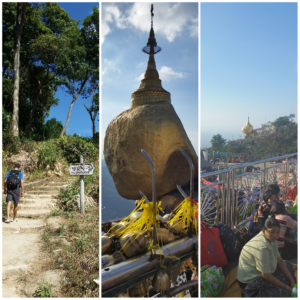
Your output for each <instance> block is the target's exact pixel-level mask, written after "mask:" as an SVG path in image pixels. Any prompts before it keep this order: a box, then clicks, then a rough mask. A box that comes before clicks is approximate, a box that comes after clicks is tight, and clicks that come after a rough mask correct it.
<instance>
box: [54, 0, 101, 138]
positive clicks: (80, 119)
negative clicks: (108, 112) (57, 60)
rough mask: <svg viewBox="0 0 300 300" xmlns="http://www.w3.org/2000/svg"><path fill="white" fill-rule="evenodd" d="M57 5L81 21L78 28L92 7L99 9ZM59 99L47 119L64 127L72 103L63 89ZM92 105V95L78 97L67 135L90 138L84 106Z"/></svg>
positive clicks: (96, 4)
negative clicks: (84, 97)
mask: <svg viewBox="0 0 300 300" xmlns="http://www.w3.org/2000/svg"><path fill="white" fill-rule="evenodd" d="M58 4H59V5H60V6H61V7H62V8H63V9H64V10H65V11H67V12H68V13H69V15H70V16H71V18H72V19H75V20H76V21H78V20H81V22H80V23H79V27H81V26H82V22H83V20H84V19H85V18H86V17H87V16H89V15H91V14H92V13H93V6H97V7H99V3H97V2H93V3H87V2H85V3H80V2H69V3H66V2H64V3H63V2H58ZM55 97H56V98H59V99H60V101H59V104H58V106H56V107H52V108H51V109H50V116H49V118H48V119H51V118H56V120H57V121H61V122H62V124H63V125H65V123H66V121H67V115H68V111H69V107H70V104H71V102H72V96H71V95H69V94H67V93H65V92H64V90H63V88H59V89H58V91H57V93H56V95H55ZM91 103H92V95H91V97H90V98H88V99H83V98H82V97H80V96H79V97H78V98H77V100H76V101H75V104H74V106H73V109H72V114H71V119H70V122H69V125H68V128H67V133H69V134H74V133H76V134H80V135H81V136H87V137H92V136H93V129H92V121H91V118H90V115H89V113H88V112H87V111H86V109H85V107H84V104H85V105H86V106H87V107H90V106H91ZM98 120H99V117H97V118H96V123H95V125H96V131H99V121H98Z"/></svg>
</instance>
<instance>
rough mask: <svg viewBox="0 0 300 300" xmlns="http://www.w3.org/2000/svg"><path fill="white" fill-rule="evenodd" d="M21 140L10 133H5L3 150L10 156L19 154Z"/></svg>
mask: <svg viewBox="0 0 300 300" xmlns="http://www.w3.org/2000/svg"><path fill="white" fill-rule="evenodd" d="M20 144H21V143H20V139H19V138H18V137H16V136H14V135H13V134H12V132H10V131H3V135H2V147H3V148H2V149H3V151H5V153H6V154H7V155H8V156H10V155H13V154H17V153H18V152H19V151H20Z"/></svg>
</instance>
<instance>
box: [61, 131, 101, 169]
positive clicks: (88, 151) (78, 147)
mask: <svg viewBox="0 0 300 300" xmlns="http://www.w3.org/2000/svg"><path fill="white" fill-rule="evenodd" d="M57 145H58V146H59V147H60V148H61V149H62V153H63V156H64V157H65V158H66V159H67V161H68V162H69V163H79V160H80V155H83V157H84V160H85V161H93V160H96V159H97V157H98V155H99V151H98V150H97V149H96V148H95V146H94V144H93V143H92V142H91V141H90V140H89V139H87V138H81V137H80V136H71V135H66V136H62V137H61V138H59V140H58V141H57Z"/></svg>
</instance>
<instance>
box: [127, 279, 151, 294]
mask: <svg viewBox="0 0 300 300" xmlns="http://www.w3.org/2000/svg"><path fill="white" fill-rule="evenodd" d="M147 295H148V290H147V284H146V281H143V282H140V283H139V284H137V285H136V286H134V287H133V288H131V289H128V290H127V297H130V298H143V297H144V296H147Z"/></svg>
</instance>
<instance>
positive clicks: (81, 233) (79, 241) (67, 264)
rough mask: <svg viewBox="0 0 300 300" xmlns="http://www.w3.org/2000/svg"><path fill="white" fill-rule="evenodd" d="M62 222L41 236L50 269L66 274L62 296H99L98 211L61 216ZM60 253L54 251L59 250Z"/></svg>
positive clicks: (92, 209) (49, 228) (48, 228)
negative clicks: (49, 258) (48, 258)
mask: <svg viewBox="0 0 300 300" xmlns="http://www.w3.org/2000/svg"><path fill="white" fill-rule="evenodd" d="M60 219H63V223H60V226H59V228H56V229H54V228H53V227H51V226H47V227H46V228H45V230H44V232H43V234H42V240H43V241H44V249H45V250H46V251H47V252H48V253H49V255H50V257H51V263H50V265H49V266H48V268H49V269H62V270H65V271H67V275H66V278H68V280H66V282H65V283H64V284H63V286H62V289H61V294H60V295H59V297H76V298H82V297H99V286H98V285H97V284H96V283H95V282H94V281H93V280H94V279H98V278H99V208H98V206H97V207H94V208H90V209H88V210H86V214H85V215H81V214H80V213H64V214H63V215H60ZM58 249H60V250H59V251H55V250H58Z"/></svg>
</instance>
